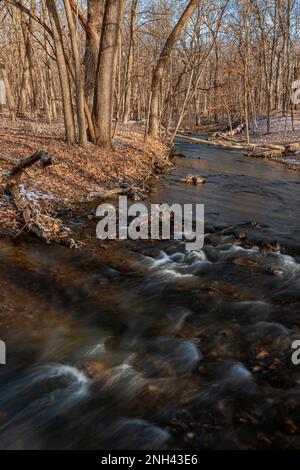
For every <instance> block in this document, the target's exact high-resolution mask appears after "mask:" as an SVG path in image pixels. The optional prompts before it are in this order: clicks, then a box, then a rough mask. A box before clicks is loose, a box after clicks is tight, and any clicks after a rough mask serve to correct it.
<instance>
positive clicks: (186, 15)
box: [148, 0, 201, 139]
mask: <svg viewBox="0 0 300 470" xmlns="http://www.w3.org/2000/svg"><path fill="white" fill-rule="evenodd" d="M200 1H201V0H190V2H189V4H188V6H187V7H186V9H185V11H184V12H183V14H182V15H181V17H180V19H179V21H178V23H177V24H176V26H175V27H174V28H173V30H172V32H171V34H170V35H169V37H168V39H167V41H166V43H165V45H164V47H163V50H162V52H161V54H160V57H159V59H158V62H157V64H156V67H155V70H154V73H153V78H152V84H151V92H152V98H151V103H150V117H149V131H148V132H149V136H150V137H152V138H154V139H156V138H157V137H158V123H159V87H160V82H161V79H162V77H163V75H164V71H165V67H166V64H167V62H168V60H169V58H170V55H171V52H172V50H173V49H174V47H175V46H176V44H177V41H178V39H179V36H180V34H181V32H182V31H183V29H184V28H185V27H186V25H187V22H188V21H189V19H190V17H191V16H192V14H193V13H194V11H195V10H196V8H197V6H198V5H199V3H200Z"/></svg>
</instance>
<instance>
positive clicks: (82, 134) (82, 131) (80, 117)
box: [64, 0, 87, 145]
mask: <svg viewBox="0 0 300 470" xmlns="http://www.w3.org/2000/svg"><path fill="white" fill-rule="evenodd" d="M64 5H65V10H66V16H67V21H68V26H69V31H70V36H71V43H72V51H73V57H74V65H75V87H76V104H77V121H78V127H79V139H78V140H79V143H80V144H82V145H86V144H87V135H86V124H85V113H84V89H83V80H82V75H81V63H80V53H79V48H78V41H77V34H76V26H75V22H74V18H73V13H72V9H71V6H70V1H69V0H64Z"/></svg>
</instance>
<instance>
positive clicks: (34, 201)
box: [20, 184, 56, 205]
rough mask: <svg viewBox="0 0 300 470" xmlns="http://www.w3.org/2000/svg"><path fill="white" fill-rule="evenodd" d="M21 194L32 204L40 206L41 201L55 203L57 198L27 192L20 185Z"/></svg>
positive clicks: (36, 192) (31, 191) (35, 192)
mask: <svg viewBox="0 0 300 470" xmlns="http://www.w3.org/2000/svg"><path fill="white" fill-rule="evenodd" d="M20 193H21V194H22V196H24V197H25V198H26V199H27V200H28V201H29V202H31V203H32V204H36V205H38V201H39V200H48V201H53V200H55V199H56V198H55V197H54V196H52V195H51V194H44V193H41V192H39V191H34V190H27V189H26V188H25V186H24V185H23V184H20Z"/></svg>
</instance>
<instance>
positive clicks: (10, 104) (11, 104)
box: [0, 64, 16, 121]
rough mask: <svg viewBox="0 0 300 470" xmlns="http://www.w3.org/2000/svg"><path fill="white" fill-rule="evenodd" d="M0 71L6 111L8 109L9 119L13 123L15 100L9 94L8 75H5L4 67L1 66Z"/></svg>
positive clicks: (10, 93)
mask: <svg viewBox="0 0 300 470" xmlns="http://www.w3.org/2000/svg"><path fill="white" fill-rule="evenodd" d="M0 71H1V75H2V79H3V82H4V87H5V93H6V100H7V105H8V109H9V112H10V118H11V120H12V121H15V120H16V105H15V100H14V97H13V94H12V92H11V88H10V82H9V78H8V75H7V71H6V68H5V65H2V64H1V70H0Z"/></svg>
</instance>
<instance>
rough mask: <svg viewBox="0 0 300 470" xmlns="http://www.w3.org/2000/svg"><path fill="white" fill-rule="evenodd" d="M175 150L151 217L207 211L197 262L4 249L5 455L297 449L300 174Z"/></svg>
mask: <svg viewBox="0 0 300 470" xmlns="http://www.w3.org/2000/svg"><path fill="white" fill-rule="evenodd" d="M177 147H178V150H179V151H180V152H182V153H184V154H185V155H186V157H185V158H182V157H177V158H176V159H175V167H174V170H172V171H171V172H170V173H169V174H168V175H166V176H165V177H164V178H163V180H162V181H161V182H160V183H159V184H158V186H157V187H156V189H155V191H153V194H152V196H151V198H150V202H166V203H172V202H180V203H204V204H205V221H206V230H205V231H206V237H205V245H204V247H203V250H199V251H193V252H187V251H185V247H184V243H183V242H181V241H178V240H173V241H172V240H171V241H155V242H151V241H148V242H146V241H145V242H142V241H139V242H135V243H131V244H130V243H128V247H126V249H125V250H121V249H120V257H125V263H124V259H123V264H122V263H121V262H120V263H118V262H116V257H117V256H118V253H116V254H115V257H114V261H113V262H111V263H106V264H105V263H103V261H101V257H99V256H97V251H95V254H94V256H91V255H90V252H89V251H88V250H81V251H76V252H74V251H71V250H67V249H64V248H63V247H58V246H57V247H56V246H50V247H49V246H44V245H41V244H39V243H37V242H34V241H32V242H30V243H29V242H27V243H22V242H19V241H18V242H17V241H7V240H4V239H2V240H1V241H0V260H1V272H0V282H1V293H0V295H1V315H0V338H1V339H2V340H4V341H5V342H6V346H7V365H5V366H0V448H2V449H14V448H17V449H111V450H113V449H193V448H194V449H224V448H234V449H248V448H250V449H252V448H253V449H259V448H274V447H282V448H300V433H299V426H300V413H299V411H300V389H299V387H300V365H299V366H296V365H293V364H292V362H291V354H292V349H291V345H292V342H293V341H294V340H297V339H300V310H299V307H300V289H299V287H300V271H299V266H300V265H299V260H300V243H299V240H300V238H299V235H300V208H299V200H300V198H299V196H300V180H299V174H298V173H297V172H292V171H290V170H288V169H286V168H285V167H284V166H283V165H280V164H275V163H271V162H269V161H265V160H261V159H250V158H247V157H244V156H243V155H242V154H241V153H238V152H233V151H224V150H220V149H216V148H210V147H206V146H197V145H192V144H185V143H183V142H181V143H180V142H179V143H178V144H177ZM188 173H194V174H201V175H203V176H205V177H206V180H207V183H206V184H205V185H197V186H190V185H186V184H183V183H182V182H181V179H182V178H183V177H184V176H185V175H186V174H188ZM95 225H96V223H95ZM119 243H120V246H121V244H123V243H124V242H119ZM99 245H100V243H99ZM98 251H99V250H98ZM124 253H125V254H124ZM121 261H122V260H121ZM125 265H126V268H124V266H125ZM122 266H123V268H122ZM1 318H2V319H1Z"/></svg>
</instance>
